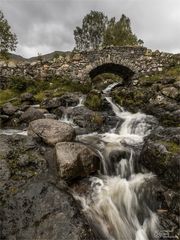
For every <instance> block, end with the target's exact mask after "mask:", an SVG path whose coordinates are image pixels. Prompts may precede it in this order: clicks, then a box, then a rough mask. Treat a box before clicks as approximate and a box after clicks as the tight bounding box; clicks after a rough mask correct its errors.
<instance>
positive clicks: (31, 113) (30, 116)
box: [20, 107, 44, 123]
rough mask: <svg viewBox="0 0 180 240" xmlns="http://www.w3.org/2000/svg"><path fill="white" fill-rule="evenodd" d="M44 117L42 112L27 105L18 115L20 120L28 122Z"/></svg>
mask: <svg viewBox="0 0 180 240" xmlns="http://www.w3.org/2000/svg"><path fill="white" fill-rule="evenodd" d="M41 118H44V114H43V113H42V112H41V111H40V110H38V109H36V108H33V107H29V108H28V109H27V110H26V111H25V112H24V113H23V114H22V115H21V117H20V121H21V122H25V123H29V122H31V121H33V120H36V119H41Z"/></svg>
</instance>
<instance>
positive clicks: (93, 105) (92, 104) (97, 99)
mask: <svg viewBox="0 0 180 240" xmlns="http://www.w3.org/2000/svg"><path fill="white" fill-rule="evenodd" d="M85 106H87V107H88V108H89V109H91V110H94V111H100V110H102V98H101V95H99V94H94V93H92V94H91V93H90V94H89V95H88V96H87V98H86V101H85Z"/></svg>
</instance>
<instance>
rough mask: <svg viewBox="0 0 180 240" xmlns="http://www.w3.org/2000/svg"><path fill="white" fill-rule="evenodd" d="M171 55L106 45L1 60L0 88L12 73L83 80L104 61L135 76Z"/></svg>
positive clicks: (160, 66)
mask: <svg viewBox="0 0 180 240" xmlns="http://www.w3.org/2000/svg"><path fill="white" fill-rule="evenodd" d="M174 56H175V55H173V54H169V53H163V52H159V51H155V52H153V51H151V50H149V49H147V48H144V47H108V48H105V49H102V50H98V51H89V52H71V53H68V54H66V55H65V56H59V58H54V59H52V60H50V61H45V60H41V61H40V60H36V61H34V62H30V61H24V62H20V63H15V62H12V61H9V62H5V61H0V88H1V89H2V88H6V86H7V85H8V79H9V78H11V77H12V76H24V77H28V78H33V79H36V80H40V79H47V80H48V79H49V78H50V77H52V76H66V77H68V78H69V79H71V80H73V81H76V80H79V81H82V82H83V81H86V80H87V79H89V78H90V75H89V73H90V72H91V71H92V70H93V69H96V68H97V67H100V66H103V65H105V64H116V65H119V66H124V67H126V68H128V69H130V70H131V71H132V72H133V73H134V76H137V75H140V74H150V73H152V72H159V71H162V70H163V68H164V67H168V66H170V65H172V64H173V62H174ZM178 61H179V60H178Z"/></svg>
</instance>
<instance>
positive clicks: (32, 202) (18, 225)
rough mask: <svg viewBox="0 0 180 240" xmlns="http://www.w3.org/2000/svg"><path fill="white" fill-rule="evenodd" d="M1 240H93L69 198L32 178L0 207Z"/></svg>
mask: <svg viewBox="0 0 180 240" xmlns="http://www.w3.org/2000/svg"><path fill="white" fill-rule="evenodd" d="M1 231H2V233H1V234H2V237H3V239H9V240H11V239H44V240H45V239H49V238H51V239H53V240H60V239H61V240H72V239H73V240H75V239H77V240H80V239H83V240H90V239H91V240H95V239H97V238H95V237H94V234H93V232H92V229H91V227H90V226H89V225H88V223H87V222H86V220H85V218H84V217H83V215H82V214H81V213H80V212H79V211H78V208H77V204H76V203H75V201H74V200H73V198H72V197H71V196H70V195H69V194H67V193H66V192H64V191H63V190H60V189H59V188H57V187H56V186H54V185H53V184H50V183H48V182H46V181H45V180H38V179H35V180H34V181H32V182H31V183H29V184H26V185H25V186H24V187H23V188H21V189H20V190H19V191H18V192H17V193H16V194H14V195H13V196H11V197H10V198H9V199H8V201H7V202H6V204H5V205H4V207H3V215H2V224H1Z"/></svg>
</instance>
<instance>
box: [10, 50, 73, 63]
mask: <svg viewBox="0 0 180 240" xmlns="http://www.w3.org/2000/svg"><path fill="white" fill-rule="evenodd" d="M68 53H70V51H67V52H62V51H54V52H52V53H48V54H44V55H41V58H42V59H43V60H47V61H48V60H51V59H53V58H54V57H57V56H58V55H59V56H60V55H61V56H65V55H66V54H68ZM38 58H39V56H35V57H31V58H24V57H22V56H20V55H16V54H13V53H10V60H13V61H16V62H22V61H30V62H33V61H36V60H38Z"/></svg>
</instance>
